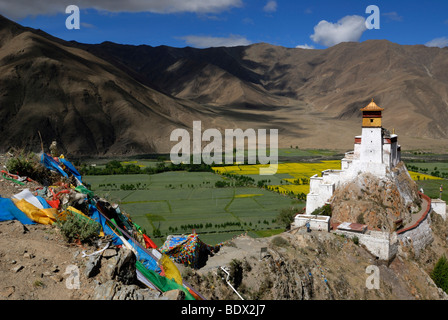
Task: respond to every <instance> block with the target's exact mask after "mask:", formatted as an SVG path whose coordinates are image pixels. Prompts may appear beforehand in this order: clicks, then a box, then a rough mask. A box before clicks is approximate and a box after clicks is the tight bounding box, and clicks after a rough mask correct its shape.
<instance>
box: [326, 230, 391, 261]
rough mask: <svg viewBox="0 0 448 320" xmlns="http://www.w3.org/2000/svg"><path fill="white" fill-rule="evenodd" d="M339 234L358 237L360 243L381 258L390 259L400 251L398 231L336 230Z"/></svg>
mask: <svg viewBox="0 0 448 320" xmlns="http://www.w3.org/2000/svg"><path fill="white" fill-rule="evenodd" d="M334 232H335V233H337V234H342V235H344V236H346V237H348V238H351V239H353V238H355V237H357V238H358V240H359V244H361V245H363V246H365V247H366V249H367V250H368V251H369V252H370V253H371V254H373V255H374V256H376V257H378V259H380V260H384V261H390V260H392V259H393V258H394V257H395V255H396V254H397V252H398V241H397V235H396V233H389V232H382V231H368V232H366V233H358V232H352V231H343V230H335V231H334Z"/></svg>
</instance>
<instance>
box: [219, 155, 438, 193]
mask: <svg viewBox="0 0 448 320" xmlns="http://www.w3.org/2000/svg"><path fill="white" fill-rule="evenodd" d="M268 166H269V165H260V164H257V165H249V164H239V165H233V166H224V167H213V170H214V171H215V172H216V173H219V174H223V173H228V174H238V175H258V174H260V168H263V167H265V168H266V167H268ZM340 168H341V161H340V160H328V161H322V162H316V163H308V162H299V163H280V164H279V165H278V169H277V173H276V174H288V175H289V176H291V178H283V179H282V180H283V181H285V183H284V184H281V185H269V186H268V189H270V190H273V191H276V192H279V193H283V194H290V193H291V192H292V193H293V194H294V195H298V194H302V193H304V194H308V192H309V189H310V186H309V184H305V185H304V184H296V180H297V179H301V178H302V179H303V178H306V179H309V178H310V177H312V176H313V175H315V174H318V175H320V174H321V172H322V171H324V170H327V169H333V170H339V169H340ZM409 174H410V175H411V178H412V179H413V180H415V181H417V180H419V179H420V180H432V179H434V180H442V178H438V177H434V176H431V175H428V174H423V173H418V172H413V171H409ZM268 177H269V176H266V178H268ZM300 183H301V182H300ZM252 196H256V195H252V194H251V195H249V194H248V195H239V196H238V197H252Z"/></svg>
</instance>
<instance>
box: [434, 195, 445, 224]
mask: <svg viewBox="0 0 448 320" xmlns="http://www.w3.org/2000/svg"><path fill="white" fill-rule="evenodd" d="M431 207H432V210H434V212H435V213H437V214H439V215H441V216H442V218H443V220H446V202H445V201H443V200H440V199H431Z"/></svg>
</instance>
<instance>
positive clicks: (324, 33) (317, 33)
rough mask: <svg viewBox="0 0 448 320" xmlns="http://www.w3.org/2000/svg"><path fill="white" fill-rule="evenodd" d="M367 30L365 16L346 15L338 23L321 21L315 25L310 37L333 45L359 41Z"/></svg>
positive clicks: (321, 42)
mask: <svg viewBox="0 0 448 320" xmlns="http://www.w3.org/2000/svg"><path fill="white" fill-rule="evenodd" d="M366 30H367V28H366V25H365V19H364V18H363V17H361V16H345V17H344V18H342V19H340V20H339V21H338V22H337V23H331V22H328V21H325V20H322V21H320V22H319V23H318V24H317V25H316V26H315V27H314V34H312V35H311V36H310V38H311V40H313V41H314V42H316V43H319V44H321V45H324V46H326V47H331V46H334V45H336V44H338V43H341V42H347V41H359V39H360V38H361V36H362V34H363V33H364V31H366Z"/></svg>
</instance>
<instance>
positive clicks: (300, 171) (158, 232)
mask: <svg viewBox="0 0 448 320" xmlns="http://www.w3.org/2000/svg"><path fill="white" fill-rule="evenodd" d="M279 157H282V158H283V161H281V163H283V164H281V165H280V166H279V170H278V172H277V173H276V174H275V175H272V176H260V175H258V174H252V173H253V172H252V171H253V170H252V171H251V170H249V169H250V168H249V169H248V171H247V172H246V171H244V170H243V171H241V170H240V171H238V170H236V171H235V170H234V171H235V173H238V174H243V175H245V176H249V177H251V178H253V179H254V180H255V183H257V182H258V181H259V180H268V182H267V183H266V184H267V185H268V186H270V187H272V186H274V187H275V186H277V187H279V189H282V188H286V187H294V188H299V189H300V190H302V189H303V190H302V192H304V193H305V194H306V193H308V189H309V186H308V185H291V179H292V178H295V177H296V176H297V175H299V176H302V175H303V176H307V177H309V176H311V175H312V174H314V173H316V172H315V171H316V170H317V172H320V171H321V170H324V169H328V168H329V166H331V164H333V165H334V166H336V165H339V163H338V162H337V163H336V164H334V163H333V162H334V161H333V162H331V161H325V162H322V163H317V161H318V160H316V159H315V158H320V159H322V160H324V159H327V160H328V159H329V158H333V157H337V153H336V152H335V151H328V150H300V149H295V148H294V147H293V148H289V149H279ZM432 157H433V158H428V160H425V159H424V158H423V157H419V158H418V159H415V158H414V159H409V160H410V161H409V162H408V161H406V160H405V162H406V163H407V164H409V165H410V166H415V167H418V168H420V169H423V170H425V169H426V168H427V169H428V170H427V171H425V172H427V174H429V175H430V174H431V172H432V171H434V170H436V169H437V170H438V171H439V172H440V174H443V173H448V162H444V159H443V158H440V160H437V159H435V158H434V156H433V155H432ZM311 158H312V159H314V160H311V161H312V163H311V162H306V161H309V159H311ZM301 160H302V161H305V162H301ZM120 161H122V164H123V165H127V164H133V165H138V166H140V167H142V168H143V167H156V166H157V165H158V164H159V163H160V162H161V161H162V159H161V158H159V159H121V160H120ZM425 161H426V162H425ZM429 161H432V162H429ZM297 162H299V163H297ZM314 162H316V163H314ZM105 163H106V162H104V163H99V162H97V164H98V165H100V166H103V165H105ZM235 168H237V169H241V168H243V169H244V168H245V166H243V167H241V166H236V167H235ZM282 168H283V169H282ZM218 169H219V170H218V171H220V170H224V172H225V170H226V169H225V168H223V167H221V168H218ZM231 169H232V168H230V169H229V170H231ZM228 172H230V171H228ZM417 175H418V176H419V179H416V176H417ZM412 176H413V178H414V179H416V180H418V181H416V182H417V184H418V186H419V188H420V187H421V188H423V190H424V192H425V194H427V195H428V196H430V197H431V198H438V197H439V187H440V184H443V185H444V189H446V191H445V192H444V193H443V194H442V199H443V200H445V201H448V183H446V185H445V182H446V179H438V180H433V179H432V178H431V177H429V176H425V175H423V174H420V173H418V174H417V173H416V174H414V173H412ZM228 179H229V178H227V177H224V176H221V175H219V174H217V173H211V172H185V171H168V172H163V173H158V174H121V175H95V176H89V175H85V176H84V180H85V182H87V183H88V184H90V185H91V189H92V191H94V193H95V195H97V196H100V197H104V198H106V199H108V200H109V201H111V202H115V203H118V204H119V205H120V208H121V209H122V210H123V211H125V212H126V213H128V214H129V215H130V216H131V218H132V220H133V221H134V222H135V223H137V224H138V225H140V226H141V227H142V228H143V229H144V230H145V231H146V233H147V234H148V235H149V236H151V237H152V238H153V240H154V241H155V242H156V244H158V245H161V244H163V242H164V240H165V238H166V236H167V235H169V234H188V233H191V232H192V230H193V229H195V230H196V232H198V233H199V234H200V235H201V238H202V239H203V240H204V241H205V242H207V243H209V244H217V243H219V242H222V241H225V240H229V239H231V238H232V237H234V236H237V235H240V234H242V233H244V232H248V233H249V234H250V235H251V236H254V237H264V236H269V235H273V234H275V233H278V232H282V231H283V227H284V226H280V225H278V224H277V223H276V221H275V219H276V217H277V215H278V213H279V212H280V211H281V209H283V208H288V207H292V206H294V207H296V208H298V210H300V208H303V207H304V206H305V202H303V201H298V200H294V199H293V198H292V197H290V196H287V195H282V194H279V193H278V192H274V191H270V190H267V189H265V188H257V187H235V186H229V187H224V188H218V187H216V186H215V183H216V182H217V181H223V180H224V181H226V180H227V181H229V180H228ZM124 184H126V185H127V184H129V185H133V186H134V187H135V186H137V188H136V189H137V190H123V188H120V187H122V185H124ZM132 189H135V188H132ZM288 190H289V189H288ZM300 190H299V191H300Z"/></svg>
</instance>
